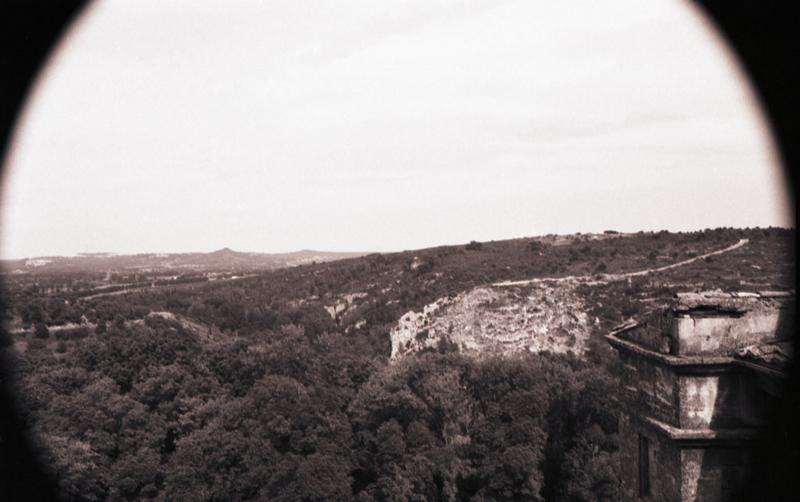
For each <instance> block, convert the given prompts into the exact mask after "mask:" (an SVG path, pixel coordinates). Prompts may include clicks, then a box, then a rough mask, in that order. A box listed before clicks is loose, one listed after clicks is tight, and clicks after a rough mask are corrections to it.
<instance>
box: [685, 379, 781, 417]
mask: <svg viewBox="0 0 800 502" xmlns="http://www.w3.org/2000/svg"><path fill="white" fill-rule="evenodd" d="M678 395H679V397H678V401H679V423H678V425H679V427H681V428H683V429H720V428H742V427H756V426H760V425H764V424H766V423H767V421H766V419H767V417H766V416H765V411H764V410H765V409H766V408H765V407H764V406H763V405H764V402H763V401H764V398H765V396H763V392H761V391H760V389H759V388H758V385H757V383H756V381H755V377H754V376H753V375H750V374H747V373H742V372H727V373H721V374H717V375H681V376H679V377H678Z"/></svg>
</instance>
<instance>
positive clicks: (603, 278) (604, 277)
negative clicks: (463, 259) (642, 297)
mask: <svg viewBox="0 0 800 502" xmlns="http://www.w3.org/2000/svg"><path fill="white" fill-rule="evenodd" d="M748 242H750V240H749V239H739V242H737V243H736V244H733V245H731V246H728V247H726V248H724V249H718V250H716V251H712V252H710V253H706V254H702V255H700V256H695V257H694V258H689V259H688V260H683V261H679V262H677V263H673V264H671V265H664V266H663V267H656V268H647V269H644V270H639V271H637V272H626V273H623V274H600V280H599V281H598V280H597V279H596V277H597V276H596V275H568V276H565V277H537V278H535V279H524V280H521V281H502V282H495V283H492V286H496V287H501V288H502V287H508V286H525V285H526V284H536V283H540V282H573V281H589V280H592V279H594V282H602V283H605V282H611V281H619V280H621V279H627V278H628V277H638V276H642V275H647V274H651V273H653V272H661V271H663V270H670V269H673V268H678V267H682V266H684V265H688V264H690V263H692V262H695V261H697V260H703V259H705V258H708V257H709V256H714V255H718V254H723V253H727V252H728V251H733V250H734V249H738V248H740V247H742V246H744V245H745V244H747V243H748Z"/></svg>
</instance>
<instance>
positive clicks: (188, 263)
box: [0, 248, 366, 274]
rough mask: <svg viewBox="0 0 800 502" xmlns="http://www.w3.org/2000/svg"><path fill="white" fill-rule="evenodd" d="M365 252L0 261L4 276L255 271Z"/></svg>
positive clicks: (226, 251) (95, 256)
mask: <svg viewBox="0 0 800 502" xmlns="http://www.w3.org/2000/svg"><path fill="white" fill-rule="evenodd" d="M364 254H366V253H347V252H328V251H314V250H308V249H304V250H301V251H294V252H291V253H245V252H241V251H234V250H232V249H230V248H223V249H219V250H217V251H212V252H210V253H144V254H133V255H125V254H113V253H81V254H79V255H77V256H39V257H34V258H24V259H20V260H0V267H2V270H3V272H6V273H16V274H19V273H36V274H41V273H44V274H50V273H63V272H79V271H80V272H109V271H134V270H138V271H143V272H159V271H170V270H175V271H198V272H206V271H256V270H275V269H278V268H284V267H292V266H296V265H305V264H311V263H315V262H316V263H323V262H330V261H334V260H341V259H344V258H354V257H358V256H363V255H364Z"/></svg>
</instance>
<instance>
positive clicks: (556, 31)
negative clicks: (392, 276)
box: [2, 0, 793, 257]
mask: <svg viewBox="0 0 800 502" xmlns="http://www.w3.org/2000/svg"><path fill="white" fill-rule="evenodd" d="M716 40H717V39H716V36H715V35H714V34H713V33H712V32H711V31H709V29H708V28H707V26H706V24H705V23H704V22H703V20H702V19H701V18H700V17H699V16H698V15H697V14H696V13H695V11H694V10H692V8H690V6H689V4H688V2H687V3H684V2H679V1H671V0H655V1H648V2H642V1H641V0H620V1H603V2H589V1H570V0H566V1H564V0H562V1H558V2H553V1H544V0H538V1H531V0H521V1H498V0H490V1H453V0H443V1H431V0H413V1H403V2H395V1H381V2H375V1H374V0H363V1H339V2H316V1H315V2H311V1H305V0H287V1H263V2H259V1H254V0H246V1H236V2H234V1H230V0H227V1H218V2H211V1H199V0H191V1H169V2H164V1H163V0H137V1H135V2H132V1H123V0H109V1H100V2H98V3H96V4H95V5H94V6H93V7H92V8H91V9H90V10H89V11H87V13H86V15H85V16H84V17H83V18H82V19H81V21H80V22H79V24H77V25H75V26H74V27H73V29H72V31H71V34H70V36H69V38H68V39H67V40H66V41H65V42H64V43H63V44H62V45H61V47H60V49H59V50H58V52H57V53H56V54H55V55H54V56H53V58H52V60H51V64H50V65H49V66H48V67H47V69H46V72H45V73H43V74H42V76H41V77H40V81H39V83H38V86H37V91H36V93H35V94H34V95H33V96H32V98H31V99H30V100H29V102H28V104H27V109H26V112H25V119H24V121H23V122H21V123H20V125H19V127H18V129H17V132H16V139H15V147H14V150H13V153H12V155H11V156H10V157H9V158H8V159H6V161H7V163H6V169H5V179H4V183H3V191H2V203H3V214H2V216H3V225H2V255H3V256H5V257H25V256H35V255H48V254H72V253H76V252H84V251H116V252H126V253H128V252H148V251H152V252H165V251H211V250H214V249H217V248H221V247H225V246H228V247H231V248H234V249H237V250H243V251H288V250H294V249H300V248H314V249H324V250H358V251H370V250H375V251H389V250H401V249H411V248H418V247H426V246H431V245H438V244H453V243H463V242H468V241H469V240H472V239H475V240H489V239H505V238H512V237H519V236H524V235H541V234H547V233H572V232H576V231H582V232H586V231H602V230H604V229H617V230H623V231H634V230H640V229H645V230H648V229H655V230H658V229H663V228H666V229H671V230H686V229H701V228H705V227H717V226H738V227H746V226H756V225H760V226H767V225H783V226H788V225H793V222H792V220H791V219H790V217H789V216H788V212H787V207H788V206H787V202H786V200H785V194H784V188H783V186H782V183H783V179H782V173H781V172H780V170H779V168H778V167H777V159H776V156H775V154H774V152H773V151H772V145H771V140H770V138H769V137H768V136H767V131H766V129H765V128H764V125H763V124H764V122H763V118H762V117H761V116H760V111H759V110H758V109H757V108H756V107H755V106H754V105H753V103H754V101H753V98H752V95H751V91H750V89H749V88H748V85H747V84H746V83H745V82H744V81H743V80H742V79H741V78H740V75H739V73H738V71H739V70H738V69H737V68H736V66H735V63H734V61H733V59H732V58H731V57H730V55H728V54H727V53H726V50H725V49H724V48H723V47H722V46H720V45H719V44H718V42H717V41H716Z"/></svg>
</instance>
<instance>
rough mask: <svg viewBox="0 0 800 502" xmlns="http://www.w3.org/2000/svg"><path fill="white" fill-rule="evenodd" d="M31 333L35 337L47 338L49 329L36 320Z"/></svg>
mask: <svg viewBox="0 0 800 502" xmlns="http://www.w3.org/2000/svg"><path fill="white" fill-rule="evenodd" d="M33 334H34V336H35V337H36V338H47V337H49V336H50V330H49V329H47V325H46V324H45V323H43V322H37V323H36V325H35V326H34V328H33Z"/></svg>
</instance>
